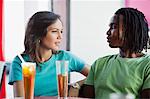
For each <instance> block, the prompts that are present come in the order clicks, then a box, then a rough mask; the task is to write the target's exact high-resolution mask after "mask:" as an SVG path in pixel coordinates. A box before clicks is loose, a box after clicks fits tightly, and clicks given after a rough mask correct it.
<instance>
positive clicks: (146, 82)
mask: <svg viewBox="0 0 150 99" xmlns="http://www.w3.org/2000/svg"><path fill="white" fill-rule="evenodd" d="M85 84H87V85H94V88H95V98H98V99H109V95H110V94H111V93H124V94H129V93H130V94H133V95H135V97H136V98H138V95H139V92H140V91H141V90H143V89H147V88H150V56H149V55H144V56H143V57H139V58H121V57H120V56H119V55H110V56H106V57H102V58H99V59H98V60H96V61H95V62H94V64H93V65H92V67H91V70H90V73H89V75H88V77H87V80H86V81H85Z"/></svg>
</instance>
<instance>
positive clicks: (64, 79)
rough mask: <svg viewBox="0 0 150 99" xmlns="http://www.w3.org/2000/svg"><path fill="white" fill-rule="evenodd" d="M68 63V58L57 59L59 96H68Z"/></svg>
mask: <svg viewBox="0 0 150 99" xmlns="http://www.w3.org/2000/svg"><path fill="white" fill-rule="evenodd" d="M68 65H69V61H67V60H58V61H56V72H57V88H58V97H64V98H67V95H68Z"/></svg>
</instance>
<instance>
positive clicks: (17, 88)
mask: <svg viewBox="0 0 150 99" xmlns="http://www.w3.org/2000/svg"><path fill="white" fill-rule="evenodd" d="M13 89H14V97H22V96H23V81H16V82H14V84H13Z"/></svg>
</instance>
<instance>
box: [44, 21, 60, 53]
mask: <svg viewBox="0 0 150 99" xmlns="http://www.w3.org/2000/svg"><path fill="white" fill-rule="evenodd" d="M62 32H63V26H62V22H61V21H60V20H59V19H58V20H57V21H56V22H55V23H54V24H52V25H50V26H48V28H47V34H46V36H45V37H44V38H43V39H42V40H41V46H42V47H43V48H45V49H47V50H50V49H52V50H59V46H60V43H61V40H62Z"/></svg>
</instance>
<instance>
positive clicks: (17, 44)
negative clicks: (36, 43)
mask: <svg viewBox="0 0 150 99" xmlns="http://www.w3.org/2000/svg"><path fill="white" fill-rule="evenodd" d="M50 5H51V0H4V43H5V44H4V45H5V47H4V55H5V60H6V61H12V59H13V58H14V57H15V56H16V55H17V54H19V53H21V52H23V51H24V35H25V27H26V23H27V22H28V19H29V18H30V17H31V16H32V15H33V14H34V13H35V12H37V11H41V10H49V11H50V10H51V6H50Z"/></svg>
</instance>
